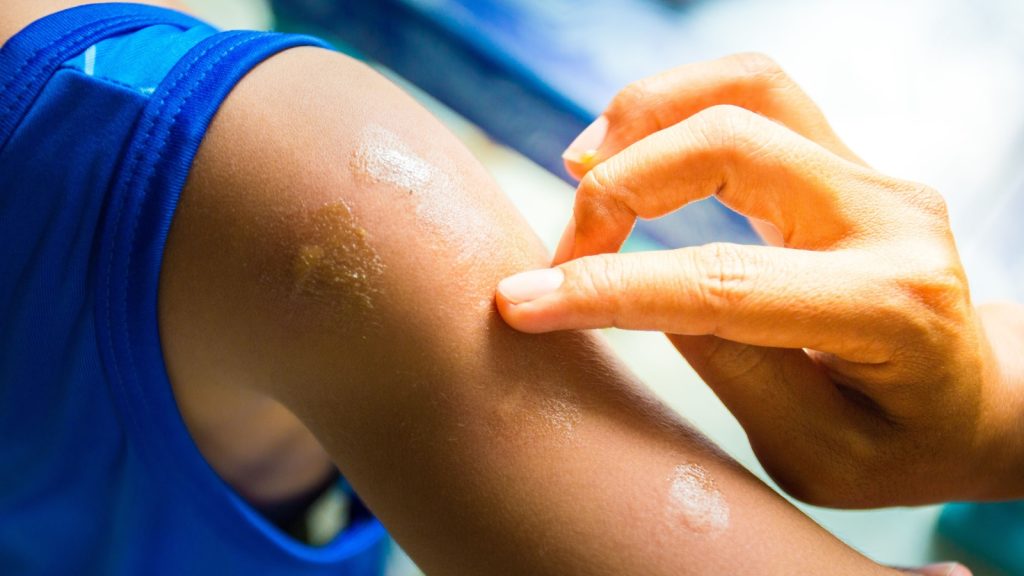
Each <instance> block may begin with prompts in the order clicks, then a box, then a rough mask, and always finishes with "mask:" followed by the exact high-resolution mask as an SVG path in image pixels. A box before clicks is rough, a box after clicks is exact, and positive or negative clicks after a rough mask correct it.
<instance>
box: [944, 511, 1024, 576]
mask: <svg viewBox="0 0 1024 576" xmlns="http://www.w3.org/2000/svg"><path fill="white" fill-rule="evenodd" d="M939 532H941V533H942V534H943V535H945V536H946V537H948V538H950V539H951V540H953V541H955V542H956V543H957V544H959V545H960V546H963V547H964V548H966V549H967V550H968V551H970V552H972V553H974V554H977V555H978V556H980V557H982V558H985V559H986V560H987V561H989V562H991V563H992V564H993V565H995V566H997V567H999V568H1001V569H1003V570H1006V571H1007V572H1008V573H1010V574H1024V502H995V503H985V504H968V503H963V504H949V505H948V506H946V507H945V509H943V511H942V516H941V517H940V519H939Z"/></svg>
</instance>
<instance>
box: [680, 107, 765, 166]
mask: <svg viewBox="0 0 1024 576" xmlns="http://www.w3.org/2000/svg"><path fill="white" fill-rule="evenodd" d="M755 118H757V115H756V114H754V113H752V112H750V111H749V110H747V109H745V108H741V107H739V106H733V105H731V104H719V105H716V106H712V107H710V108H705V109H704V110H702V111H701V112H699V113H697V114H696V115H695V116H694V117H693V119H692V121H691V122H690V123H689V124H690V127H691V129H692V130H693V131H694V136H695V137H696V138H699V140H700V141H702V142H703V143H704V144H705V146H706V147H707V148H708V149H709V150H711V151H713V152H717V153H719V154H721V155H723V156H725V157H731V156H730V155H731V154H733V153H735V152H737V151H738V150H739V149H740V148H742V147H743V145H744V144H746V143H748V142H749V140H751V139H752V134H751V132H752V130H751V129H752V123H753V122H754V119H755Z"/></svg>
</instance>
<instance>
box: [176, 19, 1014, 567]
mask: <svg viewBox="0 0 1024 576" xmlns="http://www.w3.org/2000/svg"><path fill="white" fill-rule="evenodd" d="M187 3H188V4H189V5H190V6H192V7H194V8H195V9H196V10H197V11H198V12H199V13H200V14H201V15H203V16H205V17H207V18H208V19H210V20H211V21H213V22H215V23H217V24H219V25H221V26H223V27H241V28H261V29H262V28H271V27H277V28H280V29H285V30H288V31H297V32H309V33H313V34H317V35H320V36H323V37H326V38H327V39H329V40H331V41H333V42H335V43H336V44H337V45H338V46H339V47H340V48H341V49H343V50H345V51H347V52H349V53H351V54H353V55H356V56H358V57H362V58H365V59H367V60H368V61H370V62H372V63H375V65H376V66H378V67H379V68H380V69H381V71H382V72H384V73H385V74H388V75H389V76H390V77H391V78H393V79H394V80H395V81H396V82H398V83H399V84H401V85H402V86H403V87H404V88H405V89H407V90H408V91H410V92H411V93H413V94H414V95H415V96H416V97H417V98H419V99H420V100H421V102H423V103H424V104H425V105H426V106H427V107H428V108H430V109H431V110H432V111H433V112H434V113H435V114H437V115H438V116H440V117H441V118H442V119H443V120H444V121H445V122H446V123H447V125H448V126H449V127H450V128H451V129H452V130H453V131H454V132H455V133H456V134H457V135H459V136H460V138H462V140H463V141H464V142H465V143H466V144H467V146H469V148H470V149H471V150H472V151H473V152H474V153H475V154H476V156H477V157H478V158H479V159H480V161H481V162H482V163H483V164H484V165H485V166H486V167H487V168H488V169H489V170H490V172H491V173H492V174H493V175H494V177H495V179H496V180H497V181H498V182H499V183H500V185H501V186H502V187H503V189H504V190H505V192H506V193H507V194H508V195H509V196H510V197H511V198H512V199H513V201H515V202H516V204H517V205H518V207H519V208H520V210H521V211H522V212H523V213H524V214H525V215H526V217H527V219H528V220H529V221H530V222H531V224H532V225H533V226H534V228H535V229H536V230H537V232H538V234H540V236H541V237H542V238H543V239H544V240H545V242H547V244H548V245H549V246H551V247H553V246H554V245H555V243H556V242H557V240H558V237H559V236H560V234H561V231H562V227H563V226H564V225H565V223H566V221H567V219H568V217H569V214H570V211H571V205H572V193H573V187H572V186H571V185H570V183H568V182H567V181H566V180H565V178H564V176H565V175H564V172H562V169H561V167H560V159H559V158H558V155H559V153H560V152H561V150H562V149H563V148H564V147H565V145H567V144H568V143H569V141H571V139H572V137H573V136H574V135H575V134H576V133H577V132H578V131H579V130H580V129H582V128H583V127H584V126H585V125H586V124H587V123H589V121H590V120H591V119H592V118H593V117H595V116H596V115H597V114H599V113H600V111H601V110H602V108H603V107H604V106H605V104H607V102H608V100H609V99H610V98H611V96H612V95H613V94H614V93H615V92H616V91H617V90H618V89H619V88H621V87H622V86H623V85H625V84H626V83H628V82H629V81H632V80H635V79H638V78H642V77H644V76H648V75H651V74H654V73H656V72H658V71H661V70H664V69H667V68H670V67H673V66H676V65H679V64H682V63H686V62H692V61H696V60H703V59H709V58H715V57H718V56H722V55H725V54H728V53H731V52H738V51H758V52H763V53H766V54H768V55H770V56H772V57H773V58H775V59H776V60H777V61H778V62H780V63H781V64H782V65H783V67H784V68H785V69H786V70H787V71H788V72H789V73H790V74H791V75H792V76H793V77H794V78H795V79H796V80H797V81H798V82H799V83H800V84H801V85H802V86H803V87H804V89H805V90H806V91H807V92H808V93H809V94H810V95H811V97H812V98H814V99H815V100H816V101H817V102H818V104H819V105H820V107H821V108H822V109H823V110H824V112H825V113H826V115H827V116H828V118H829V119H830V121H831V123H832V125H833V127H834V128H835V129H836V131H837V132H838V133H839V134H840V136H841V137H842V138H843V139H844V140H845V141H846V143H847V144H848V145H849V146H850V147H851V148H852V149H853V150H854V151H855V152H857V153H858V154H859V155H860V156H861V157H862V158H864V159H865V160H866V161H867V162H869V163H870V164H872V165H873V166H875V167H876V168H878V169H880V170H881V171H883V172H886V173H889V174H891V175H895V176H899V177H902V178H906V179H909V180H915V181H920V182H923V183H927V184H929V185H931V186H933V187H935V188H936V189H938V190H939V191H941V192H942V193H943V194H944V195H945V197H946V199H947V201H948V203H949V206H950V211H951V218H952V221H953V227H954V231H955V233H956V234H957V239H958V243H959V246H960V249H961V252H962V256H963V258H964V261H965V265H966V266H967V269H968V273H969V276H970V279H971V287H972V292H973V294H974V297H975V299H976V300H977V301H979V302H980V301H985V300H990V299H996V298H1013V299H1016V300H1024V230H1022V226H1021V225H1020V224H1019V223H1018V221H1017V220H1018V218H1019V217H1020V216H1021V215H1024V73H1022V71H1024V2H1020V1H1019V0H985V1H982V2H971V1H967V0H900V1H892V0H888V1H887V0H862V1H859V2H842V1H838V0H817V1H812V0H702V1H690V2H687V1H669V0H660V1H659V0H591V1H586V2H584V1H576V0H549V1H543V2H542V1H539V0H538V1H536V2H526V1H519V0H481V1H476V2H473V1H470V0H376V1H365V0H352V1H349V0H275V1H274V3H273V5H271V4H270V3H269V2H266V1H263V0H187ZM713 240H731V241H741V242H750V241H753V237H752V236H751V234H750V231H749V229H747V227H746V225H745V223H744V222H743V220H742V219H740V218H738V217H736V215H734V214H732V213H730V212H728V211H727V210H725V209H724V208H722V207H720V206H718V205H716V204H715V203H714V202H713V201H711V202H704V203H700V204H699V205H695V206H691V207H687V208H685V209H684V210H682V211H681V212H680V213H677V214H674V215H672V216H670V217H668V218H666V219H664V221H661V222H657V223H651V224H646V225H643V226H641V227H639V229H638V231H637V233H635V234H634V236H633V237H632V238H631V240H630V243H629V245H628V246H627V249H633V250H635V249H652V248H662V247H674V246H681V245H687V244H697V243H703V242H709V241H713ZM608 337H609V339H610V340H611V341H612V343H613V346H614V347H615V348H616V349H617V350H618V352H619V354H620V355H621V356H622V357H623V358H624V359H625V360H626V361H627V362H628V363H629V364H630V365H631V366H632V368H633V369H634V371H635V372H636V373H637V374H638V375H639V376H640V377H642V378H643V379H644V380H645V381H646V382H647V383H648V384H649V385H650V386H651V387H652V389H654V390H655V391H656V392H657V393H658V394H659V395H661V396H662V397H663V398H664V399H665V401H666V402H667V403H668V404H670V405H671V406H673V407H674V408H676V409H677V410H678V411H679V412H680V413H681V414H683V415H684V417H686V418H687V419H689V420H690V421H691V422H692V423H693V424H694V425H695V426H697V427H698V428H700V429H701V430H702V431H703V432H704V433H705V434H707V435H708V436H709V437H711V438H712V439H713V440H714V441H716V442H717V443H718V444H720V445H721V446H722V447H723V448H725V449H726V450H727V451H728V452H729V453H730V454H732V455H733V456H734V457H735V458H736V459H738V460H739V461H740V462H742V463H743V464H744V465H746V466H747V467H748V468H750V469H751V470H753V471H754V472H755V473H756V474H758V475H760V476H761V477H762V478H765V475H764V473H763V471H762V470H761V469H760V467H759V465H758V464H757V461H756V459H755V458H754V456H753V454H752V452H751V451H750V448H749V445H748V444H747V441H746V437H745V436H744V434H743V431H742V430H741V429H740V427H739V426H738V424H737V423H736V422H735V420H734V419H733V418H732V417H731V416H730V415H729V413H728V412H727V411H726V410H725V409H724V408H723V407H722V405H721V404H720V403H719V401H718V400H717V399H716V398H715V397H714V395H713V394H711V392H710V391H709V390H708V389H707V388H706V387H705V386H704V385H703V383H701V381H700V380H699V379H698V378H697V377H696V375H695V374H694V373H693V372H692V370H691V369H690V368H689V367H688V366H687V365H686V363H685V362H684V361H683V360H682V359H681V358H680V357H679V355H678V354H677V353H676V352H675V350H674V349H673V348H672V347H671V346H670V345H669V344H668V342H667V341H666V340H665V339H664V338H663V337H662V336H661V335H659V334H649V333H624V332H618V331H609V332H608ZM766 481H767V479H766ZM769 482H770V481H769ZM800 507H801V508H802V509H804V510H805V511H806V512H807V513H808V514H809V515H810V516H811V517H813V518H814V519H815V520H816V521H818V522H819V523H821V524H822V525H823V526H825V527H826V528H827V529H829V530H830V531H832V532H833V533H835V534H836V535H837V536H838V537H840V538H842V539H843V540H845V541H846V542H848V543H849V544H850V545H852V546H853V547H855V548H857V549H858V550H860V551H862V552H863V553H865V554H867V555H868V556H870V557H872V558H874V559H875V560H878V561H880V562H883V563H887V564H893V565H917V564H923V563H927V562H930V561H934V560H948V559H956V560H960V561H962V562H965V563H967V564H968V565H969V566H971V567H972V568H973V569H974V571H975V574H978V575H982V576H984V575H997V574H1009V573H1014V572H1017V571H1018V570H1021V571H1024V567H1020V566H1019V565H1016V566H1015V565H1014V564H1013V563H1012V562H1013V560H1012V559H1011V560H1007V559H1006V557H1003V556H1005V555H1003V554H1002V552H1006V553H1007V554H1010V555H1012V554H1014V553H1016V554H1017V555H1018V556H1019V555H1020V554H1021V553H1020V552H1019V551H1020V550H1021V549H1024V543H1022V542H1019V541H1018V544H1017V546H1018V548H1017V549H1016V550H1006V549H1005V548H1006V547H1007V546H1008V544H1005V543H1002V544H998V545H997V544H992V543H991V542H995V541H997V540H998V536H999V534H994V533H993V534H987V535H985V534H983V530H982V528H980V527H977V526H975V527H972V526H971V525H970V524H969V523H965V524H962V525H957V524H955V523H953V522H951V521H948V520H947V521H944V523H943V529H942V530H941V531H940V530H937V525H938V522H939V516H940V512H941V508H940V507H938V506H930V507H922V508H913V509H887V510H874V511H862V512H841V511H832V510H824V509H819V508H812V507H808V506H803V505H800ZM1021 522H1024V517H1021ZM947 525H948V526H947ZM984 529H987V530H998V528H996V527H993V526H991V525H990V526H987V527H984ZM979 530H981V532H979ZM979 534H982V535H981V536H979ZM1002 536H1004V537H1005V536H1006V534H1005V533H1002ZM1001 551H1002V552H1001ZM393 573H395V574H415V573H416V571H415V568H414V567H413V566H412V565H411V563H409V562H408V561H407V560H401V558H400V557H399V559H397V560H396V563H395V566H394V568H393ZM1017 573H1019V572H1017Z"/></svg>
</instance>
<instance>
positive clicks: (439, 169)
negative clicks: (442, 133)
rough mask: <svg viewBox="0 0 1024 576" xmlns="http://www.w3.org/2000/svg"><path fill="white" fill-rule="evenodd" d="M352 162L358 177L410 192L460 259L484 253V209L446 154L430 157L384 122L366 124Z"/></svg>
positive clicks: (419, 212) (430, 227) (421, 215)
mask: <svg viewBox="0 0 1024 576" xmlns="http://www.w3.org/2000/svg"><path fill="white" fill-rule="evenodd" d="M350 168H351V169H352V172H353V174H354V176H355V178H356V179H357V180H361V181H363V182H364V183H367V184H373V185H383V186H386V187H387V188H390V189H391V190H392V191H393V192H397V193H398V194H399V195H401V196H406V197H408V198H410V200H411V202H412V203H413V209H414V210H415V213H416V217H417V218H418V219H419V220H420V221H421V222H423V223H424V224H426V226H425V230H427V231H429V232H431V233H432V234H433V235H434V241H436V242H438V243H439V244H444V245H446V246H447V247H448V248H449V249H450V250H451V251H452V253H454V254H455V258H456V260H457V262H459V263H460V264H465V263H467V262H469V261H471V260H473V259H474V258H479V257H480V254H481V251H480V246H482V245H485V243H486V242H488V241H489V240H490V238H489V234H488V232H489V228H488V227H487V225H486V223H484V222H482V221H481V218H480V214H478V213H475V212H473V213H471V212H470V211H468V210H467V208H466V206H467V205H468V204H467V203H465V202H463V201H461V198H460V195H462V196H465V195H466V194H467V192H466V191H465V190H464V188H465V184H464V183H463V182H462V179H461V178H460V177H459V175H458V173H457V171H456V169H455V167H454V166H453V165H452V163H451V162H450V161H448V160H447V159H446V158H437V159H435V162H433V163H432V162H430V161H427V160H426V159H425V158H424V157H423V156H422V155H420V154H418V153H417V152H416V151H415V150H414V149H413V148H412V147H411V146H410V145H409V144H408V143H406V142H405V141H404V140H402V138H401V137H399V136H398V135H397V134H395V133H394V132H392V131H390V130H388V129H387V128H384V127H382V126H379V125H370V126H367V127H366V128H365V129H363V132H362V134H361V135H360V138H359V146H358V148H356V150H355V152H354V153H353V155H352V159H351V162H350Z"/></svg>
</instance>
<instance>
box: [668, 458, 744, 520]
mask: <svg viewBox="0 0 1024 576" xmlns="http://www.w3.org/2000/svg"><path fill="white" fill-rule="evenodd" d="M669 500H670V504H669V508H670V511H671V513H672V514H673V515H675V516H678V517H679V518H681V519H682V521H683V522H684V523H685V524H686V525H687V526H688V527H689V528H690V529H692V530H694V531H695V532H704V533H714V532H721V531H722V530H725V529H726V528H728V527H729V504H728V503H726V501H725V497H724V496H723V495H722V492H721V491H720V490H719V489H718V487H717V486H716V485H715V481H714V479H712V478H711V475H710V474H708V471H707V469H705V468H704V467H703V466H701V465H699V464H680V465H679V466H676V467H675V470H674V471H673V473H672V478H671V486H670V488H669Z"/></svg>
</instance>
